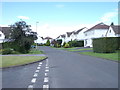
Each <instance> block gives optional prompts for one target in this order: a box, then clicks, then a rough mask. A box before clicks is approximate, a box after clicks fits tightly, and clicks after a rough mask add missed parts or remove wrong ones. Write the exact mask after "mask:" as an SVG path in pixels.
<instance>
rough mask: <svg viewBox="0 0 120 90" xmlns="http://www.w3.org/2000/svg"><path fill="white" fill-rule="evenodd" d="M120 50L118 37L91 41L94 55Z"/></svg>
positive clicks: (119, 38)
mask: <svg viewBox="0 0 120 90" xmlns="http://www.w3.org/2000/svg"><path fill="white" fill-rule="evenodd" d="M118 49H120V37H104V38H97V39H93V51H94V52H96V53H114V52H115V51H116V50H118Z"/></svg>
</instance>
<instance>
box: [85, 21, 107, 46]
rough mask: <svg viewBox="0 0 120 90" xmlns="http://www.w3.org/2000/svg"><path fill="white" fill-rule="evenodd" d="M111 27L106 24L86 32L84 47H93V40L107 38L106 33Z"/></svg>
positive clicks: (100, 24)
mask: <svg viewBox="0 0 120 90" xmlns="http://www.w3.org/2000/svg"><path fill="white" fill-rule="evenodd" d="M108 29H109V26H108V25H105V24H104V23H99V24H97V25H95V26H93V27H92V28H90V29H88V30H87V31H85V32H84V34H85V39H84V47H93V45H92V39H94V38H101V37H106V32H107V31H108Z"/></svg>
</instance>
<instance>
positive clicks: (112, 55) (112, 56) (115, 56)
mask: <svg viewBox="0 0 120 90" xmlns="http://www.w3.org/2000/svg"><path fill="white" fill-rule="evenodd" d="M79 53H80V54H84V55H90V56H95V57H100V58H104V59H109V60H114V61H120V57H118V53H120V51H119V52H118V51H117V52H116V53H94V52H79Z"/></svg>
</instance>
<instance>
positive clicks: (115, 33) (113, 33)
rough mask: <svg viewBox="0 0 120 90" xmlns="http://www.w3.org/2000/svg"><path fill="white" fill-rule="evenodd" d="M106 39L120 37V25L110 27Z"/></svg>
mask: <svg viewBox="0 0 120 90" xmlns="http://www.w3.org/2000/svg"><path fill="white" fill-rule="evenodd" d="M106 37H120V25H110V27H109V29H108V31H107V33H106Z"/></svg>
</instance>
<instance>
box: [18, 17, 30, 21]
mask: <svg viewBox="0 0 120 90" xmlns="http://www.w3.org/2000/svg"><path fill="white" fill-rule="evenodd" d="M17 18H19V19H27V20H29V19H30V18H29V17H26V16H17Z"/></svg>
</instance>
